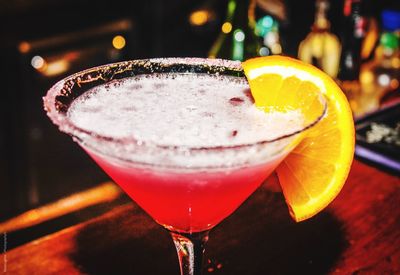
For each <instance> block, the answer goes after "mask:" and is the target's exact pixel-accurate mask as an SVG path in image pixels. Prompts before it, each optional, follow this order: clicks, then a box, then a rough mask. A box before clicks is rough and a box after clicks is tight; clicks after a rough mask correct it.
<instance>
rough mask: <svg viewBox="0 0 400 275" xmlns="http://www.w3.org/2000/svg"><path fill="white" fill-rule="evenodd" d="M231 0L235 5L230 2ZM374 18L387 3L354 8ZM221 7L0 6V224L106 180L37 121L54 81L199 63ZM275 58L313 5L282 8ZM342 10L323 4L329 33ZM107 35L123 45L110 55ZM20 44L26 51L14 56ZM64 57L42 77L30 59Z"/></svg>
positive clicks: (296, 35) (17, 0) (178, 1)
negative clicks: (194, 19) (123, 66)
mask: <svg viewBox="0 0 400 275" xmlns="http://www.w3.org/2000/svg"><path fill="white" fill-rule="evenodd" d="M239 1H240V0H239ZM364 2H365V10H364V14H366V15H369V16H373V17H376V18H377V19H378V20H379V14H380V12H381V10H382V9H383V8H388V7H393V6H394V5H397V6H398V4H395V2H396V0H381V1H374V0H370V1H364ZM206 3H209V4H210V3H211V7H212V9H213V10H214V11H215V13H216V17H215V18H214V19H212V20H211V21H209V22H208V23H206V24H205V25H203V26H200V27H196V26H192V25H190V23H189V20H188V18H189V15H190V13H191V12H193V11H194V10H196V9H199V8H200V7H202V5H204V4H206ZM226 4H227V1H225V0H215V1H193V0H168V1H167V0H164V1H163V0H146V1H122V0H113V1H110V0H98V1H89V0H80V1H78V0H68V1H67V0H59V1H51V0H37V1H28V0H14V1H6V0H0V73H1V76H2V77H1V80H2V81H1V86H0V98H1V100H0V112H1V113H0V221H1V220H4V219H6V218H9V217H11V216H14V215H16V214H18V213H21V212H23V211H25V210H27V209H30V208H33V207H37V206H39V205H43V204H45V203H48V202H51V201H55V200H57V199H59V198H62V197H64V196H66V195H69V194H71V193H74V192H77V191H80V190H84V189H87V188H89V187H91V186H95V185H97V184H98V183H100V182H102V181H104V180H107V179H108V178H107V176H106V175H105V174H104V173H103V172H102V171H101V170H100V169H99V168H98V167H97V166H96V165H95V164H94V163H93V162H92V161H91V160H90V159H89V157H88V156H87V155H86V154H85V153H84V152H83V151H82V150H81V149H80V148H78V146H77V145H76V144H74V143H73V142H72V140H71V139H70V138H69V137H68V136H67V135H65V134H62V133H60V132H59V131H58V130H57V128H56V127H55V126H53V125H52V124H51V123H50V121H49V120H48V118H47V117H46V115H45V112H44V111H43V107H42V99H41V98H42V97H43V96H44V95H45V93H46V91H47V90H48V89H49V88H50V87H51V85H52V84H54V83H55V82H56V81H58V80H60V79H62V78H63V77H65V76H66V75H69V74H71V73H74V72H76V71H79V70H81V69H84V68H88V67H92V66H95V65H100V64H105V63H110V62H114V61H120V60H126V59H138V58H149V57H166V56H198V57H206V56H207V52H208V50H209V49H210V47H211V45H212V43H213V42H214V40H215V39H216V36H217V35H218V33H219V29H220V26H221V22H222V21H223V19H224V16H225V8H226ZM285 4H286V7H287V15H288V16H287V20H286V21H285V22H282V24H281V29H280V34H281V38H282V43H283V52H284V54H286V55H291V56H296V52H297V47H298V44H299V42H300V41H301V40H302V39H304V37H305V36H306V34H307V33H308V32H309V31H310V26H311V24H312V22H313V20H314V11H315V10H314V1H311V0H306V1H298V0H286V1H285ZM342 6H343V1H341V0H340V1H336V0H332V1H331V9H330V12H329V19H330V20H331V23H332V31H333V32H334V33H336V34H338V35H340V33H341V22H342V17H341V14H342ZM115 35H123V36H124V37H125V38H126V42H127V43H126V47H125V48H123V49H122V50H119V51H116V50H115V49H113V48H112V45H111V41H112V38H113V37H114V36H115ZM24 42H28V44H29V45H30V48H29V49H27V48H26V47H25V48H24V45H26V43H25V44H24ZM36 55H40V56H43V57H44V58H45V59H46V58H47V59H48V60H56V59H57V58H60V57H62V58H69V59H70V60H71V62H70V67H69V68H68V69H67V70H65V71H64V72H63V73H60V74H57V75H55V76H44V75H43V74H40V73H39V72H38V71H37V70H36V69H34V68H33V67H32V66H31V60H32V58H33V57H34V56H36Z"/></svg>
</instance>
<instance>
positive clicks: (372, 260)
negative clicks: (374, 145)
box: [0, 161, 400, 275]
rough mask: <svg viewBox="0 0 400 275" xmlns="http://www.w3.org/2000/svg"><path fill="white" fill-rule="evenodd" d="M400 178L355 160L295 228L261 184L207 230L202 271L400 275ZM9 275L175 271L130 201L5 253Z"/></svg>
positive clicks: (152, 227)
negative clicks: (330, 196) (318, 209)
mask: <svg viewBox="0 0 400 275" xmlns="http://www.w3.org/2000/svg"><path fill="white" fill-rule="evenodd" d="M399 202H400V179H399V178H398V177H395V176H391V175H389V174H387V173H384V172H382V171H379V170H377V169H375V168H373V167H370V166H368V165H366V164H363V163H361V162H359V161H354V163H353V167H352V170H351V172H350V175H349V178H348V180H347V183H346V185H345V187H344V189H343V190H342V192H341V193H340V195H339V196H338V198H336V199H335V201H334V202H333V203H332V204H331V205H330V206H329V207H328V208H327V209H326V210H324V211H323V212H322V213H320V214H318V215H317V216H316V217H314V218H312V219H310V220H307V221H305V222H301V223H295V222H293V221H292V220H291V218H290V217H289V214H288V210H287V207H286V205H285V202H284V199H283V197H282V194H281V193H280V192H274V191H273V190H271V188H269V185H268V184H265V185H263V186H262V187H261V188H259V189H258V190H257V191H256V192H255V193H254V194H253V195H252V196H251V197H250V198H249V199H248V200H247V201H246V202H245V203H244V204H243V205H242V206H241V207H240V208H239V209H238V210H237V211H236V212H235V213H234V214H233V215H231V216H230V217H228V218H227V219H226V220H225V221H223V222H222V223H221V224H220V225H218V226H217V227H216V228H214V229H213V230H212V231H211V233H210V240H209V242H208V246H207V252H206V265H205V273H206V274H208V273H209V274H267V273H268V274H400V211H399V207H400V204H399ZM2 258H3V259H1V258H0V270H6V271H7V272H9V273H10V274H53V273H58V274H173V275H176V274H179V267H178V260H177V256H176V252H175V248H174V246H173V243H172V240H171V239H170V236H169V234H168V232H167V231H165V230H164V229H162V228H161V226H159V225H158V224H156V223H155V222H154V221H153V220H152V219H151V218H149V217H148V216H147V215H146V214H145V213H144V212H143V211H142V210H141V209H140V208H139V207H138V206H137V205H136V204H134V203H129V204H126V205H122V206H119V207H117V208H115V209H113V210H112V211H110V212H107V213H106V214H104V215H102V216H99V217H97V218H95V219H92V220H89V221H87V222H84V223H81V224H78V225H76V226H72V227H69V228H66V229H64V230H61V231H59V232H57V233H54V234H51V235H48V236H46V237H43V238H40V239H38V240H35V241H33V242H30V243H28V244H25V245H23V246H20V247H17V248H14V249H12V250H10V251H6V252H5V253H3V254H2Z"/></svg>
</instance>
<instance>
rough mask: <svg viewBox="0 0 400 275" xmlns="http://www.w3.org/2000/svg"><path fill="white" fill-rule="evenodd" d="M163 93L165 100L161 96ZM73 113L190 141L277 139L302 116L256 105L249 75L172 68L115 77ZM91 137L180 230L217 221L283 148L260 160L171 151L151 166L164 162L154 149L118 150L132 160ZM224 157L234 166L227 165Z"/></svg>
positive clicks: (171, 142) (111, 167) (107, 165)
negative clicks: (194, 156)
mask: <svg viewBox="0 0 400 275" xmlns="http://www.w3.org/2000/svg"><path fill="white" fill-rule="evenodd" d="M160 100H161V101H162V104H161V103H156V102H159V101H160ZM110 102H112V103H111V104H110ZM68 117H69V119H70V121H71V122H72V123H74V124H75V125H76V126H78V127H80V128H82V129H85V130H88V131H91V132H93V133H97V134H100V135H107V136H110V137H112V138H133V139H135V140H137V141H139V142H143V143H152V144H154V145H155V146H188V147H192V148H205V147H214V148H218V147H227V146H241V145H243V144H252V143H257V142H261V141H263V140H265V139H269V140H273V139H274V138H277V137H279V136H281V135H285V134H290V133H291V132H292V131H298V130H301V126H302V124H303V121H302V117H301V114H300V113H299V112H296V111H293V112H288V113H279V112H276V113H269V114H267V113H265V112H263V111H262V110H260V109H258V108H256V107H255V106H254V104H253V101H252V98H251V95H250V94H249V90H248V85H247V82H246V80H245V79H244V78H238V77H233V76H212V75H207V74H196V75H193V74H171V73H167V74H153V75H151V77H149V76H148V75H143V76H136V77H132V78H127V79H124V80H116V81H113V82H110V83H107V84H105V85H102V86H98V87H95V88H93V89H91V90H89V91H88V92H86V93H85V94H84V95H83V96H81V97H78V98H77V99H76V100H75V101H74V102H73V103H72V105H71V107H70V108H69V110H68ZM88 145H89V147H90V148H95V150H90V149H89V150H88V153H89V154H90V155H91V156H92V157H93V158H94V159H95V160H96V162H97V163H98V164H99V165H100V166H101V167H102V168H103V169H104V171H106V172H107V173H108V174H109V175H110V176H111V177H112V178H113V179H114V180H115V182H117V183H118V184H119V185H120V186H121V187H122V188H123V189H124V190H125V191H126V193H127V194H128V195H129V196H131V197H132V199H133V200H135V201H136V202H137V203H138V204H139V205H140V206H141V207H142V208H143V209H144V210H146V211H147V212H148V213H149V214H150V215H151V216H152V217H153V218H154V219H155V220H156V221H158V222H159V223H160V224H162V225H164V226H166V227H168V228H171V229H173V230H175V231H180V232H198V231H203V230H207V229H210V228H211V227H213V226H215V225H216V224H217V223H219V222H220V221H221V220H222V219H224V218H225V217H226V216H228V215H229V214H231V213H232V212H233V211H234V210H235V209H236V208H237V207H238V206H239V205H240V204H241V203H242V202H243V201H244V200H245V199H246V198H247V197H248V196H249V195H250V194H251V193H252V192H253V191H254V190H255V189H256V188H257V187H258V186H259V185H260V183H261V182H262V181H263V180H264V179H265V178H266V177H267V176H268V175H269V174H270V173H271V172H272V171H273V170H274V168H275V167H276V166H277V164H278V163H279V162H280V160H281V159H282V157H283V156H284V155H282V154H279V155H277V156H275V157H274V158H272V159H270V160H268V161H265V160H257V158H254V152H253V150H252V149H251V148H249V149H247V150H246V149H245V150H243V151H242V152H241V153H240V156H241V158H237V159H235V158H232V159H230V157H231V155H230V154H229V153H220V154H218V155H216V156H214V157H211V155H210V154H205V155H204V156H199V157H198V159H196V160H191V159H183V160H182V159H179V158H178V157H177V156H174V155H173V154H172V155H171V156H168V162H165V163H160V164H159V165H162V166H164V167H159V168H156V167H151V168H149V167H147V166H146V164H147V165H148V164H154V163H157V162H159V160H158V158H159V156H158V155H157V153H158V152H157V151H154V152H150V153H147V152H146V153H145V154H143V155H141V153H140V152H139V153H136V154H135V155H134V156H132V155H129V154H124V153H122V154H118V156H119V157H120V158H123V159H129V160H130V161H131V162H132V163H133V162H136V163H142V165H127V164H126V163H123V162H118V161H115V160H113V159H112V158H109V157H107V156H105V155H103V154H101V153H100V154H99V153H97V152H102V151H104V148H102V145H97V144H88ZM216 150H218V149H216ZM164 161H165V159H164V160H163V162H164ZM225 162H230V163H231V165H230V166H231V167H222V166H223V164H224V163H225ZM173 166H175V167H173ZM206 167H209V168H206ZM210 168H211V169H210Z"/></svg>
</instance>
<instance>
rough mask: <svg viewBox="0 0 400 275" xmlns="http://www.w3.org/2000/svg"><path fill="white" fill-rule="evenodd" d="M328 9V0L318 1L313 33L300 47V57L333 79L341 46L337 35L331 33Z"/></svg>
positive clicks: (337, 66) (336, 71)
mask: <svg viewBox="0 0 400 275" xmlns="http://www.w3.org/2000/svg"><path fill="white" fill-rule="evenodd" d="M328 9H329V2H328V1H327V0H317V1H316V12H315V19H314V24H313V26H312V27H311V32H310V33H309V34H308V35H307V36H306V38H305V39H304V40H303V41H302V42H301V43H300V45H299V51H298V57H299V59H301V60H303V61H305V62H308V63H311V64H313V65H314V66H316V67H318V68H320V69H321V70H323V71H324V72H326V73H327V74H329V75H330V76H331V77H336V76H337V73H338V68H339V58H340V49H341V46H340V42H339V39H338V38H337V37H336V35H334V34H333V33H331V32H330V22H329V20H328V18H327V11H328Z"/></svg>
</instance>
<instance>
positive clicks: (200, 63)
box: [43, 57, 327, 158]
mask: <svg viewBox="0 0 400 275" xmlns="http://www.w3.org/2000/svg"><path fill="white" fill-rule="evenodd" d="M180 65H182V66H189V67H188V68H190V69H187V71H182V72H180V73H198V72H197V69H201V70H205V72H206V73H210V72H212V73H211V74H214V75H231V76H236V77H244V73H243V69H242V66H241V62H239V61H231V60H224V59H209V58H176V57H175V58H153V59H138V60H131V61H123V62H118V63H111V64H106V65H101V66H97V67H93V68H90V69H87V70H84V71H81V72H78V73H75V74H73V75H70V76H68V77H66V78H64V79H62V80H60V81H59V82H57V83H56V84H54V85H53V86H52V87H51V88H50V89H49V90H48V92H47V94H46V96H45V97H43V103H44V109H45V111H46V112H47V116H48V117H49V118H50V119H51V121H52V122H53V123H54V124H55V125H57V126H58V127H59V129H60V130H61V131H62V132H65V133H67V134H69V135H71V136H72V137H73V138H76V139H77V140H78V141H80V142H83V143H85V142H84V140H82V138H81V137H80V136H90V137H91V138H94V139H95V140H96V139H97V140H99V141H101V142H106V143H108V142H109V143H112V144H118V145H135V146H139V147H152V148H160V149H163V150H165V149H167V150H184V151H199V150H200V151H206V150H223V149H239V148H240V149H241V148H245V147H252V146H259V145H263V144H267V143H272V142H275V141H278V140H282V139H285V138H289V137H292V136H294V135H297V134H300V133H302V132H304V131H305V130H307V129H309V128H311V127H313V126H314V125H315V124H317V123H318V122H319V121H320V120H321V119H322V117H324V115H325V113H326V111H327V103H326V100H325V99H324V97H323V95H322V93H321V98H323V102H321V103H322V104H324V109H323V111H322V113H321V114H319V116H317V117H316V118H315V120H314V121H312V122H311V123H309V124H308V125H305V126H304V127H303V128H302V129H300V130H297V131H293V132H291V133H289V134H285V135H282V136H279V137H276V138H273V139H267V140H262V141H257V142H254V143H245V144H238V145H227V146H224V145H218V146H208V147H204V146H201V147H199V146H197V147H193V146H177V145H159V144H156V143H154V142H148V141H142V140H137V139H135V138H132V137H124V138H115V137H110V136H106V135H99V134H97V133H94V132H91V131H88V130H85V129H83V128H80V127H78V126H76V125H75V124H74V123H72V122H71V121H70V120H69V118H68V117H67V115H66V114H67V110H68V108H69V107H70V106H69V105H68V106H64V108H66V109H65V110H63V108H61V107H60V104H61V103H60V100H57V97H58V96H68V95H69V93H70V92H71V90H72V89H73V88H74V87H75V86H78V87H81V85H82V84H85V83H90V82H92V81H97V80H99V79H100V80H102V81H104V82H103V83H100V84H99V85H102V84H105V83H108V82H110V81H112V80H114V79H120V78H125V77H129V76H125V77H117V76H118V75H119V74H123V73H124V72H125V70H129V69H132V67H133V66H138V67H143V68H147V69H149V70H150V73H159V72H158V71H156V70H154V71H153V70H152V68H157V69H160V68H164V69H166V71H160V72H161V73H168V69H169V68H170V67H174V68H176V67H179V66H180ZM121 68H123V69H122V70H118V69H121ZM111 71H112V74H111V75H109V74H110V72H111ZM227 71H228V72H229V73H227ZM170 72H172V71H170ZM91 74H99V75H97V76H96V77H94V78H93V77H92V75H91ZM140 74H146V73H142V72H139V73H133V74H132V75H130V76H135V75H140ZM147 74H149V73H147ZM105 75H107V76H106V77H105ZM95 86H97V85H95ZM93 87H94V86H93ZM93 87H90V88H93ZM88 90H89V89H88ZM84 92H86V91H84ZM84 92H83V93H84ZM83 93H82V94H83ZM74 99H75V98H74ZM74 99H73V100H74ZM73 100H71V102H72V101H73ZM89 147H92V146H89ZM112 157H116V158H118V157H117V156H112Z"/></svg>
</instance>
